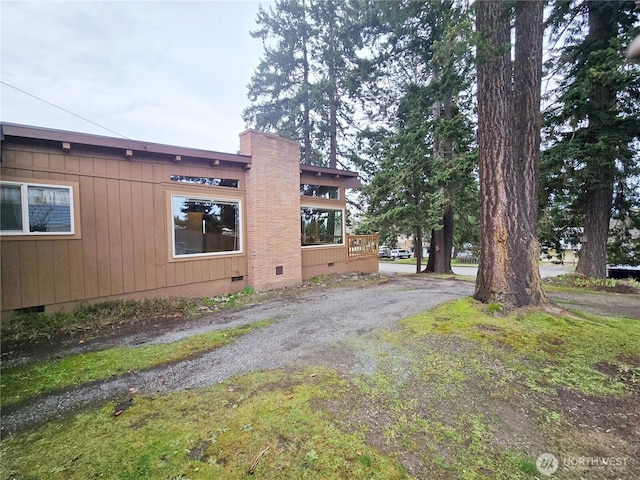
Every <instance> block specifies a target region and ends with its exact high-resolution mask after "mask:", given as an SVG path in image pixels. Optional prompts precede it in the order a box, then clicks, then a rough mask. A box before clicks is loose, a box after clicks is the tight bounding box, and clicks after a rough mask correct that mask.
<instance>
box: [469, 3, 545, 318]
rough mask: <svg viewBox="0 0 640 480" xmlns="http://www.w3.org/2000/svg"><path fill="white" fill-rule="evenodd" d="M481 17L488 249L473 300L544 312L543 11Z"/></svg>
mask: <svg viewBox="0 0 640 480" xmlns="http://www.w3.org/2000/svg"><path fill="white" fill-rule="evenodd" d="M476 9H477V10H476V27H477V31H478V35H479V37H480V38H479V45H478V67H477V76H478V157H479V166H480V216H481V217H480V235H481V239H482V248H481V251H480V265H479V268H478V275H477V278H476V291H475V294H474V297H475V298H476V299H478V300H480V301H482V302H485V303H492V302H496V303H500V304H503V305H504V306H505V307H506V308H509V307H514V306H515V307H518V306H524V305H539V304H542V303H545V302H546V296H545V294H544V291H543V289H542V282H541V278H540V270H539V267H538V261H539V244H538V242H537V239H536V224H537V203H538V202H537V199H538V164H539V158H540V122H539V118H540V90H541V79H542V38H543V10H544V3H543V2H539V1H522V2H516V3H515V4H512V3H507V2H502V1H496V0H484V1H480V2H478V3H477V5H476ZM514 14H515V23H514V25H515V45H514V60H513V62H512V61H511V25H512V18H513V16H514Z"/></svg>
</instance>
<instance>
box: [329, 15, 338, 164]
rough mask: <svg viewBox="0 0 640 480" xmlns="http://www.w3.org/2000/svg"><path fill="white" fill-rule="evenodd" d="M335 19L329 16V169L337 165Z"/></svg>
mask: <svg viewBox="0 0 640 480" xmlns="http://www.w3.org/2000/svg"><path fill="white" fill-rule="evenodd" d="M335 24H336V17H335V16H334V15H332V16H331V19H330V24H329V167H330V168H336V166H337V164H338V104H337V102H338V95H337V84H336V47H335V30H336V25H335Z"/></svg>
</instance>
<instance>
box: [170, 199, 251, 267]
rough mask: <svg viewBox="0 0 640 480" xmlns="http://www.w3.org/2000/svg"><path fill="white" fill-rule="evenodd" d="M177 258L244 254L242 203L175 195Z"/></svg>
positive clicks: (172, 209)
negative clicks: (241, 223) (241, 220)
mask: <svg viewBox="0 0 640 480" xmlns="http://www.w3.org/2000/svg"><path fill="white" fill-rule="evenodd" d="M171 217H172V223H173V256H174V257H187V256H197V255H214V254H220V253H240V252H241V251H242V237H241V228H240V219H241V218H242V217H241V215H240V202H238V201H230V200H215V199H212V198H201V197H186V196H180V195H172V196H171Z"/></svg>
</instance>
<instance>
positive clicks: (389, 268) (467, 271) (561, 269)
mask: <svg viewBox="0 0 640 480" xmlns="http://www.w3.org/2000/svg"><path fill="white" fill-rule="evenodd" d="M574 268H575V267H568V266H565V265H543V266H542V267H540V275H542V277H543V278H544V277H555V276H557V275H562V274H563V273H569V272H571V271H573V269H574ZM452 269H453V273H455V274H456V275H467V276H472V277H475V276H476V275H477V274H478V267H471V266H469V267H467V266H464V265H456V266H454V267H452ZM380 272H382V273H416V266H415V265H406V264H401V263H399V262H380Z"/></svg>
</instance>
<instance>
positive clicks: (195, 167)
mask: <svg viewBox="0 0 640 480" xmlns="http://www.w3.org/2000/svg"><path fill="white" fill-rule="evenodd" d="M0 126H1V128H2V132H1V155H2V156H1V159H0V188H1V191H0V206H1V212H0V224H1V225H0V254H1V258H0V262H1V263H0V270H1V272H0V273H1V276H0V281H1V298H0V300H1V312H2V315H3V316H4V315H7V314H10V313H12V312H15V311H20V310H25V309H30V310H34V311H45V312H48V311H55V310H60V309H70V308H72V307H73V306H75V305H76V304H78V303H80V302H88V303H94V302H99V301H107V300H115V299H132V298H141V297H154V296H177V295H180V296H192V297H200V296H205V295H206V296H214V295H219V294H222V293H231V292H237V291H240V290H242V289H243V288H244V287H245V286H247V285H251V286H252V287H254V288H255V289H256V290H268V289H273V288H278V287H284V286H291V285H295V284H298V283H301V282H302V281H303V280H306V279H309V278H312V277H314V276H318V275H322V274H329V273H347V272H364V273H367V272H375V271H377V270H378V259H377V249H378V245H377V241H378V240H377V236H350V235H347V233H346V224H345V215H346V201H345V189H347V188H359V187H360V182H359V179H358V175H357V173H355V172H350V171H345V170H339V169H331V168H323V167H316V166H307V165H301V164H300V163H299V145H298V144H297V143H296V142H294V141H291V140H287V139H284V138H281V137H278V136H276V135H272V134H268V133H263V132H258V131H255V130H247V131H245V132H243V133H241V134H240V150H239V153H237V154H230V153H221V152H214V151H206V150H199V149H193V148H185V147H177V146H170V145H162V144H155V143H147V142H140V141H135V140H128V139H119V138H111V137H104V136H97V135H88V134H83V133H76V132H67V131H60V130H53V129H48V128H37V127H32V126H24V125H15V124H8V123H3V124H0Z"/></svg>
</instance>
